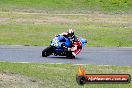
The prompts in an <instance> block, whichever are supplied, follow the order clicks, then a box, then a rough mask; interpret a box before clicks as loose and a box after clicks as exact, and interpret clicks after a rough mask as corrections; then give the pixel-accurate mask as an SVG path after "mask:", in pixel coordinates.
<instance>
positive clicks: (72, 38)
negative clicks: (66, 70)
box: [59, 29, 78, 51]
mask: <svg viewBox="0 0 132 88" xmlns="http://www.w3.org/2000/svg"><path fill="white" fill-rule="evenodd" d="M59 35H63V36H65V37H68V38H69V40H70V41H71V44H72V45H71V47H65V46H63V47H64V48H66V49H67V50H68V51H76V50H77V46H76V42H77V41H78V39H77V37H76V36H75V34H74V31H73V29H69V30H68V32H63V33H62V34H59Z"/></svg>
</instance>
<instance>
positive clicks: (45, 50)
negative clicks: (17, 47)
mask: <svg viewBox="0 0 132 88" xmlns="http://www.w3.org/2000/svg"><path fill="white" fill-rule="evenodd" d="M51 54H52V47H51V46H49V47H47V48H46V49H44V50H43V51H42V57H47V56H49V55H51Z"/></svg>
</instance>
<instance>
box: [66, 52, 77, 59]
mask: <svg viewBox="0 0 132 88" xmlns="http://www.w3.org/2000/svg"><path fill="white" fill-rule="evenodd" d="M66 57H67V58H70V59H74V58H75V56H74V55H73V54H72V52H68V53H67V56H66Z"/></svg>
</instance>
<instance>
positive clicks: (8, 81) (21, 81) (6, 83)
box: [0, 73, 42, 88]
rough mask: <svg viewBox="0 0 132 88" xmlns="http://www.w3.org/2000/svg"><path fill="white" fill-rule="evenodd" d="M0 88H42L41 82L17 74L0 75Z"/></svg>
mask: <svg viewBox="0 0 132 88" xmlns="http://www.w3.org/2000/svg"><path fill="white" fill-rule="evenodd" d="M0 88H42V81H41V80H37V79H34V78H29V77H26V76H22V75H19V74H11V73H8V74H7V73H0Z"/></svg>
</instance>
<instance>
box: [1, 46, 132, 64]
mask: <svg viewBox="0 0 132 88" xmlns="http://www.w3.org/2000/svg"><path fill="white" fill-rule="evenodd" d="M44 48H45V47H42V46H0V61H9V62H35V63H36V62H37V63H68V64H98V65H124V66H132V48H116V47H115V48H101V47H89V48H86V47H85V48H83V50H82V52H81V53H80V54H79V55H77V56H76V59H67V58H65V57H59V56H58V57H55V56H50V57H47V58H44V57H41V51H42V50H43V49H44Z"/></svg>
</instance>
